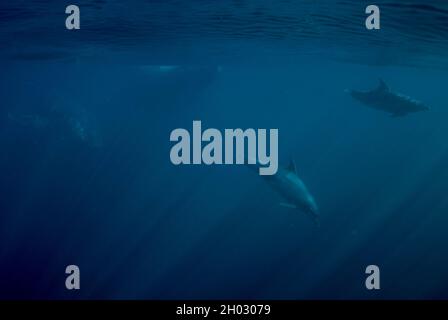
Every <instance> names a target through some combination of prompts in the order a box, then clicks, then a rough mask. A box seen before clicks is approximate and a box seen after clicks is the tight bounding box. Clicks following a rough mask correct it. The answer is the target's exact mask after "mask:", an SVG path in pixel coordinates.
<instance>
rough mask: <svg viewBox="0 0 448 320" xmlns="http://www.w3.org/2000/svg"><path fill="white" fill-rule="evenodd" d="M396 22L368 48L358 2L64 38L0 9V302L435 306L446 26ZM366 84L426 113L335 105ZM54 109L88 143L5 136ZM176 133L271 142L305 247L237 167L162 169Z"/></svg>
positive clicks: (445, 237)
mask: <svg viewBox="0 0 448 320" xmlns="http://www.w3.org/2000/svg"><path fill="white" fill-rule="evenodd" d="M378 3H379V4H382V3H383V2H382V1H378ZM400 3H401V2H397V3H395V4H394V3H390V2H388V3H384V9H383V22H382V26H383V30H382V31H379V32H377V33H376V34H372V33H371V32H369V31H367V30H365V28H364V17H365V15H364V13H363V11H364V8H365V5H364V3H362V2H360V1H343V2H337V1H333V2H331V1H322V2H321V4H320V5H318V4H316V3H314V2H313V1H303V2H299V1H295V2H294V1H291V2H290V1H284V2H281V3H279V2H277V1H276V2H272V3H271V2H268V1H263V2H258V1H256V2H255V1H253V2H250V1H233V2H230V1H229V2H227V1H222V2H216V3H215V4H211V2H208V1H207V2H205V1H191V2H186V1H185V2H179V1H163V2H157V1H155V2H150V3H146V2H139V1H131V2H126V4H124V3H122V4H120V3H119V2H111V1H95V2H80V3H79V5H80V7H81V14H82V19H83V17H85V20H81V21H82V22H81V30H79V31H67V30H65V29H64V19H65V15H64V14H63V13H64V8H65V5H64V4H62V5H61V3H59V2H51V1H49V2H45V1H36V2H33V1H27V2H20V1H17V2H14V4H4V3H2V4H1V5H0V18H1V21H0V27H1V30H2V31H1V33H0V40H1V42H2V43H3V48H2V49H1V56H2V61H1V63H0V69H1V73H0V123H1V126H0V151H1V152H0V170H1V171H0V172H1V179H0V298H33V299H37V298H44V299H50V298H62V299H91V298H92V299H93V298H95V299H98V298H99V299H104V298H114V299H118V298H121V299H166V298H175V299H211V298H244V299H267V298H272V299H312V298H325V299H347V298H350V299H353V298H355V299H358V298H362V299H365V298H367V299H371V298H388V299H391V298H413V299H414V298H423V299H430V298H448V272H447V266H448V250H447V246H446V245H447V241H448V233H447V232H446V230H447V227H448V216H447V213H448V197H447V195H446V191H447V190H448V143H447V136H448V126H447V125H446V123H447V120H448V109H447V107H448V105H447V102H448V91H447V90H446V83H448V73H447V66H448V64H447V61H446V54H447V52H448V51H447V48H448V38H447V32H446V29H447V28H448V25H447V21H448V20H447V16H448V11H447V10H448V8H447V7H446V4H444V2H438V1H433V2H432V3H431V4H428V3H427V2H417V1H413V2H412V1H411V2H410V4H408V5H402V4H400ZM83 5H85V6H83ZM61 12H62V16H61V14H60V13H61ZM416 19H417V20H418V21H420V27H419V28H417V27H416V26H415V25H414V26H412V27H411V24H412V23H413V21H416ZM414 24H415V23H414ZM375 32H376V31H375ZM159 65H176V66H180V67H178V68H176V69H173V70H170V71H166V72H161V71H160V70H159V68H158V66H159ZM379 78H383V79H384V80H385V81H386V82H387V83H388V84H389V86H390V87H391V88H392V89H393V90H397V91H399V92H403V93H406V94H408V95H410V96H412V97H415V98H417V99H419V100H422V101H424V102H425V103H426V104H428V105H430V106H431V108H432V110H431V112H427V113H419V114H412V115H409V116H407V117H404V118H391V117H389V116H388V115H387V114H385V113H382V112H379V111H375V110H371V109H368V108H366V107H364V106H362V105H359V104H358V103H356V102H355V101H353V100H352V99H351V98H350V97H349V96H348V95H347V94H346V93H344V89H346V88H357V89H368V88H373V87H375V86H376V85H377V83H378V79H379ZM54 109H56V110H58V111H59V112H60V113H62V114H65V115H68V116H69V117H70V118H73V119H77V120H79V121H80V123H82V124H83V125H84V126H85V129H86V130H87V132H89V133H91V134H92V136H94V137H95V138H89V139H87V140H79V139H76V138H73V137H71V138H70V129H67V128H66V127H64V126H63V125H61V127H56V128H54V127H50V129H48V128H47V129H41V128H35V127H32V126H27V125H20V124H18V123H17V122H15V121H11V117H12V116H19V115H33V114H38V115H44V116H45V115H46V114H48V112H49V110H54ZM193 120H201V121H202V124H203V127H213V128H218V129H222V130H223V129H224V128H238V127H240V128H267V129H269V128H278V129H279V140H280V146H279V148H280V149H279V150H280V151H279V153H280V162H281V163H282V164H286V163H288V162H289V160H290V159H294V160H295V162H296V165H297V168H298V173H299V175H300V177H301V178H302V179H303V180H304V182H305V183H306V184H307V186H308V187H309V189H310V191H311V193H312V194H313V195H314V197H315V199H316V201H317V203H318V205H319V207H320V210H321V215H322V221H321V223H322V226H321V228H319V229H316V228H315V227H314V226H313V224H312V222H311V221H309V219H307V217H306V216H304V215H302V214H300V213H299V212H297V211H294V210H291V209H288V208H284V207H281V206H279V202H281V199H280V198H279V197H278V196H277V195H276V194H275V193H274V192H273V191H272V190H271V189H270V188H269V186H268V185H267V184H266V183H265V182H264V181H263V179H262V178H260V177H259V176H257V175H256V174H254V173H253V172H251V171H250V170H248V169H247V168H246V167H244V166H209V167H207V166H178V167H176V166H173V165H172V164H171V162H170V159H169V150H170V147H171V146H172V144H171V143H170V141H169V134H170V132H171V131H172V130H173V129H175V128H179V127H182V128H187V129H189V130H191V126H192V121H193ZM67 130H68V131H67ZM68 137H69V138H68ZM69 264H76V265H78V266H79V267H80V269H81V290H80V291H67V290H66V289H65V286H64V281H65V276H66V275H65V273H64V271H65V267H66V266H67V265H69ZM369 264H376V265H378V266H380V268H381V281H382V282H381V286H382V289H381V290H380V291H375V292H372V291H367V290H366V289H365V287H364V280H365V274H364V270H365V268H366V266H367V265H369Z"/></svg>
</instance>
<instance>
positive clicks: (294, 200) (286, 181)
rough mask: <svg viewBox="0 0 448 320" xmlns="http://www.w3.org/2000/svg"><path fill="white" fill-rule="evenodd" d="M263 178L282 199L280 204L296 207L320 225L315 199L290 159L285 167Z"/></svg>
mask: <svg viewBox="0 0 448 320" xmlns="http://www.w3.org/2000/svg"><path fill="white" fill-rule="evenodd" d="M257 164H258V163H257ZM258 165H259V164H258ZM263 179H265V180H266V181H267V183H268V184H269V185H270V186H271V188H272V189H273V190H275V191H276V192H277V193H278V194H280V196H281V197H282V198H283V199H284V202H281V203H280V205H281V206H283V207H287V208H291V209H297V210H299V211H301V212H303V213H305V214H306V215H307V216H309V217H310V218H311V219H312V220H313V222H314V223H315V224H316V225H317V226H319V225H320V220H319V209H318V207H317V204H316V201H315V200H314V198H313V196H312V195H311V193H310V192H309V191H308V188H307V187H306V186H305V184H304V183H303V181H302V180H301V179H300V178H299V176H298V175H297V170H296V165H295V163H294V161H292V160H291V161H290V163H289V165H288V166H287V167H280V168H279V169H278V171H277V173H276V174H274V175H270V176H263Z"/></svg>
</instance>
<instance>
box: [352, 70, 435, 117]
mask: <svg viewBox="0 0 448 320" xmlns="http://www.w3.org/2000/svg"><path fill="white" fill-rule="evenodd" d="M346 92H347V93H349V94H350V95H351V96H352V97H353V98H354V99H356V100H358V101H360V102H361V103H363V104H365V105H367V106H368V107H370V108H373V109H377V110H382V111H385V112H388V113H390V114H391V116H392V117H402V116H405V115H407V114H408V113H413V112H419V111H427V110H429V107H428V106H426V105H425V104H424V103H422V102H420V101H417V100H415V99H412V98H410V97H408V96H405V95H403V94H401V93H397V92H393V91H391V90H390V89H389V87H388V86H387V85H386V83H384V81H383V80H381V79H380V84H379V86H378V87H377V88H376V89H373V90H368V91H359V90H346Z"/></svg>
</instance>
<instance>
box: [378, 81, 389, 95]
mask: <svg viewBox="0 0 448 320" xmlns="http://www.w3.org/2000/svg"><path fill="white" fill-rule="evenodd" d="M377 91H379V92H389V91H390V89H389V86H388V85H387V84H386V83H385V82H384V80H383V79H380V84H379V86H378V88H377Z"/></svg>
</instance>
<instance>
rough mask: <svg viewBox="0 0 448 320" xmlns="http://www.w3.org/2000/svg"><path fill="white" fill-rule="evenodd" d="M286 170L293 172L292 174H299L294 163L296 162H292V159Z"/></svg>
mask: <svg viewBox="0 0 448 320" xmlns="http://www.w3.org/2000/svg"><path fill="white" fill-rule="evenodd" d="M286 170H288V171H291V172H294V173H296V174H297V170H296V164H295V163H294V160H292V159H291V160H289V164H288V166H287V167H286Z"/></svg>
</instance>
